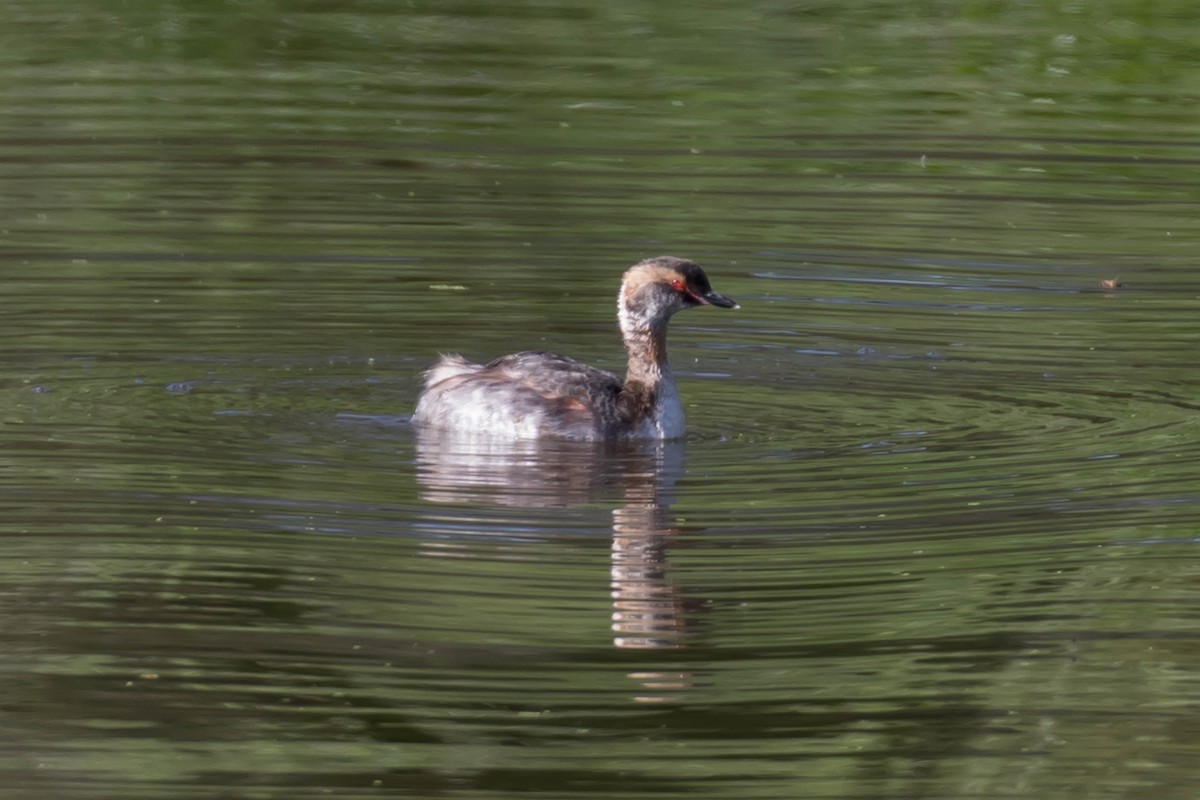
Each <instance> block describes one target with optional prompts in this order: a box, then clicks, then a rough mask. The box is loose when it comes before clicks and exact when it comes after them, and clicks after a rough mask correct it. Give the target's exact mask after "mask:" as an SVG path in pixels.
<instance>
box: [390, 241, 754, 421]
mask: <svg viewBox="0 0 1200 800" xmlns="http://www.w3.org/2000/svg"><path fill="white" fill-rule="evenodd" d="M702 305H712V306H719V307H720V308H737V307H738V304H737V303H735V302H734V301H733V300H730V299H729V298H728V297H725V296H724V295H721V294H718V293H717V292H714V291H713V289H712V287H711V286H710V285H709V283H708V276H707V275H705V274H704V270H702V269H700V267H699V266H698V265H697V264H695V263H693V262H691V261H688V260H686V259H682V258H673V257H671V256H660V257H658V258H650V259H647V260H645V261H642V262H640V263H637V264H634V265H633V266H632V267H630V268H629V270H628V271H627V272H626V273H625V277H624V278H623V279H622V280H621V291H620V292H619V293H618V294H617V320H618V321H619V322H620V325H621V336H622V338H623V339H624V340H625V350H626V351H627V352H628V354H629V367H628V369H627V371H626V373H625V381H624V382H622V381H621V380H620V379H619V378H617V376H616V375H613V374H612V373H611V372H606V371H604V370H602V369H597V368H596V367H589V366H588V365H587V364H582V363H580V362H578V361H576V360H574V359H572V358H567V357H566V356H560V355H555V354H554V353H545V352H525V353H515V354H513V355H511V356H502V357H500V358H497V359H496V360H495V361H490V362H488V363H487V364H474V363H472V362H470V361H467V360H466V359H464V358H463V357H462V356H458V355H443V356H442V357H441V360H439V361H438V363H437V364H435V365H434V366H433V367H432V368H431V369H430V370H429V371H428V372H426V373H425V389H424V391H422V392H421V396H420V398H419V399H418V400H417V410H416V413H414V414H413V424H415V425H419V426H422V427H424V428H427V429H440V430H447V431H452V432H454V433H455V434H465V435H479V436H492V437H503V438H508V439H538V438H559V439H578V440H581V441H615V440H624V439H677V438H679V437H681V436H683V435H684V433H685V431H686V429H685V427H684V421H683V406H682V404H680V402H679V395H678V394H676V392H675V381H674V379H673V378H672V376H671V365H670V364H669V363H667V322H668V320H670V319H671V315H672V314H674V313H675V312H676V311H679V310H680V309H683V308H690V307H692V306H702Z"/></svg>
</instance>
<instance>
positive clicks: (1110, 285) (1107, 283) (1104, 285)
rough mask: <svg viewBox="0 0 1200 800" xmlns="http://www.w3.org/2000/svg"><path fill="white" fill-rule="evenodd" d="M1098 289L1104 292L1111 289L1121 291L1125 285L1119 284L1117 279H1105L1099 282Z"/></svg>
mask: <svg viewBox="0 0 1200 800" xmlns="http://www.w3.org/2000/svg"><path fill="white" fill-rule="evenodd" d="M1100 288H1101V289H1104V290H1105V291H1111V290H1113V289H1123V288H1125V284H1123V283H1121V281H1120V280H1118V279H1117V278H1105V279H1104V280H1102V281H1100Z"/></svg>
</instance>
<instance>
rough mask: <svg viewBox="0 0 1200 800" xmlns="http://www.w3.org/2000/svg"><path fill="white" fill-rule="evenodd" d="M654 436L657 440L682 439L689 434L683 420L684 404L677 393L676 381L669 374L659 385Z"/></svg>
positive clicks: (654, 418) (655, 408)
mask: <svg viewBox="0 0 1200 800" xmlns="http://www.w3.org/2000/svg"><path fill="white" fill-rule="evenodd" d="M653 424H654V436H653V438H656V439H681V438H683V435H684V434H686V433H687V423H686V422H685V421H684V419H683V403H681V402H679V394H678V393H677V392H676V391H675V381H674V380H672V379H671V376H670V375H669V374H668V375H666V376H664V377H663V381H662V383H660V384H659V385H658V402H657V404H656V405H655V407H654V417H653Z"/></svg>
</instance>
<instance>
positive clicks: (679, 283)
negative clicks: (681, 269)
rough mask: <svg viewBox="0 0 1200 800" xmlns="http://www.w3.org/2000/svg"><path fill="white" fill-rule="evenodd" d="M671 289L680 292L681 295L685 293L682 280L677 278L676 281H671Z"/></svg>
mask: <svg viewBox="0 0 1200 800" xmlns="http://www.w3.org/2000/svg"><path fill="white" fill-rule="evenodd" d="M671 288H672V289H674V290H675V291H677V292H679V293H680V294H682V293H683V281H682V280H680V279H679V278H676V279H675V280H673V281H671Z"/></svg>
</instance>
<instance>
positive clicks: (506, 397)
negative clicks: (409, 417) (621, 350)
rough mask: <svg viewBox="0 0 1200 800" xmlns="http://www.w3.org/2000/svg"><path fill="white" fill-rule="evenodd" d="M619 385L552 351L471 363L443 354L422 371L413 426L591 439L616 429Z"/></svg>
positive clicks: (521, 436) (607, 374)
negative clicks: (422, 377)
mask: <svg viewBox="0 0 1200 800" xmlns="http://www.w3.org/2000/svg"><path fill="white" fill-rule="evenodd" d="M620 392H621V381H620V380H619V379H618V378H617V377H616V376H615V375H613V374H612V373H611V372H607V371H605V370H602V369H597V368H596V367H591V366H588V365H587V364H583V363H581V362H579V361H576V360H575V359H573V358H567V357H566V356H560V355H557V354H555V353H546V352H540V351H530V352H523V353H514V354H513V355H509V356H503V357H501V358H497V359H495V360H494V361H490V362H488V363H487V364H475V363H472V362H470V361H467V360H466V359H464V358H462V357H461V356H457V355H446V356H442V358H441V360H440V361H439V362H438V363H437V364H435V365H434V366H433V367H432V368H431V369H430V370H429V371H428V372H426V373H425V389H424V391H423V392H422V393H421V397H420V398H419V400H418V401H417V410H416V413H415V414H414V415H413V422H414V423H416V424H418V425H421V426H423V427H426V428H436V429H445V430H453V431H455V432H457V433H467V434H478V435H482V436H504V437H508V438H518V439H526V438H529V439H533V438H541V437H555V438H563V439H579V440H585V441H593V440H598V439H604V438H609V436H610V434H609V432H610V431H611V429H612V428H613V426H615V425H617V424H619V412H618V408H617V397H618V395H619V394H620Z"/></svg>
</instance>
